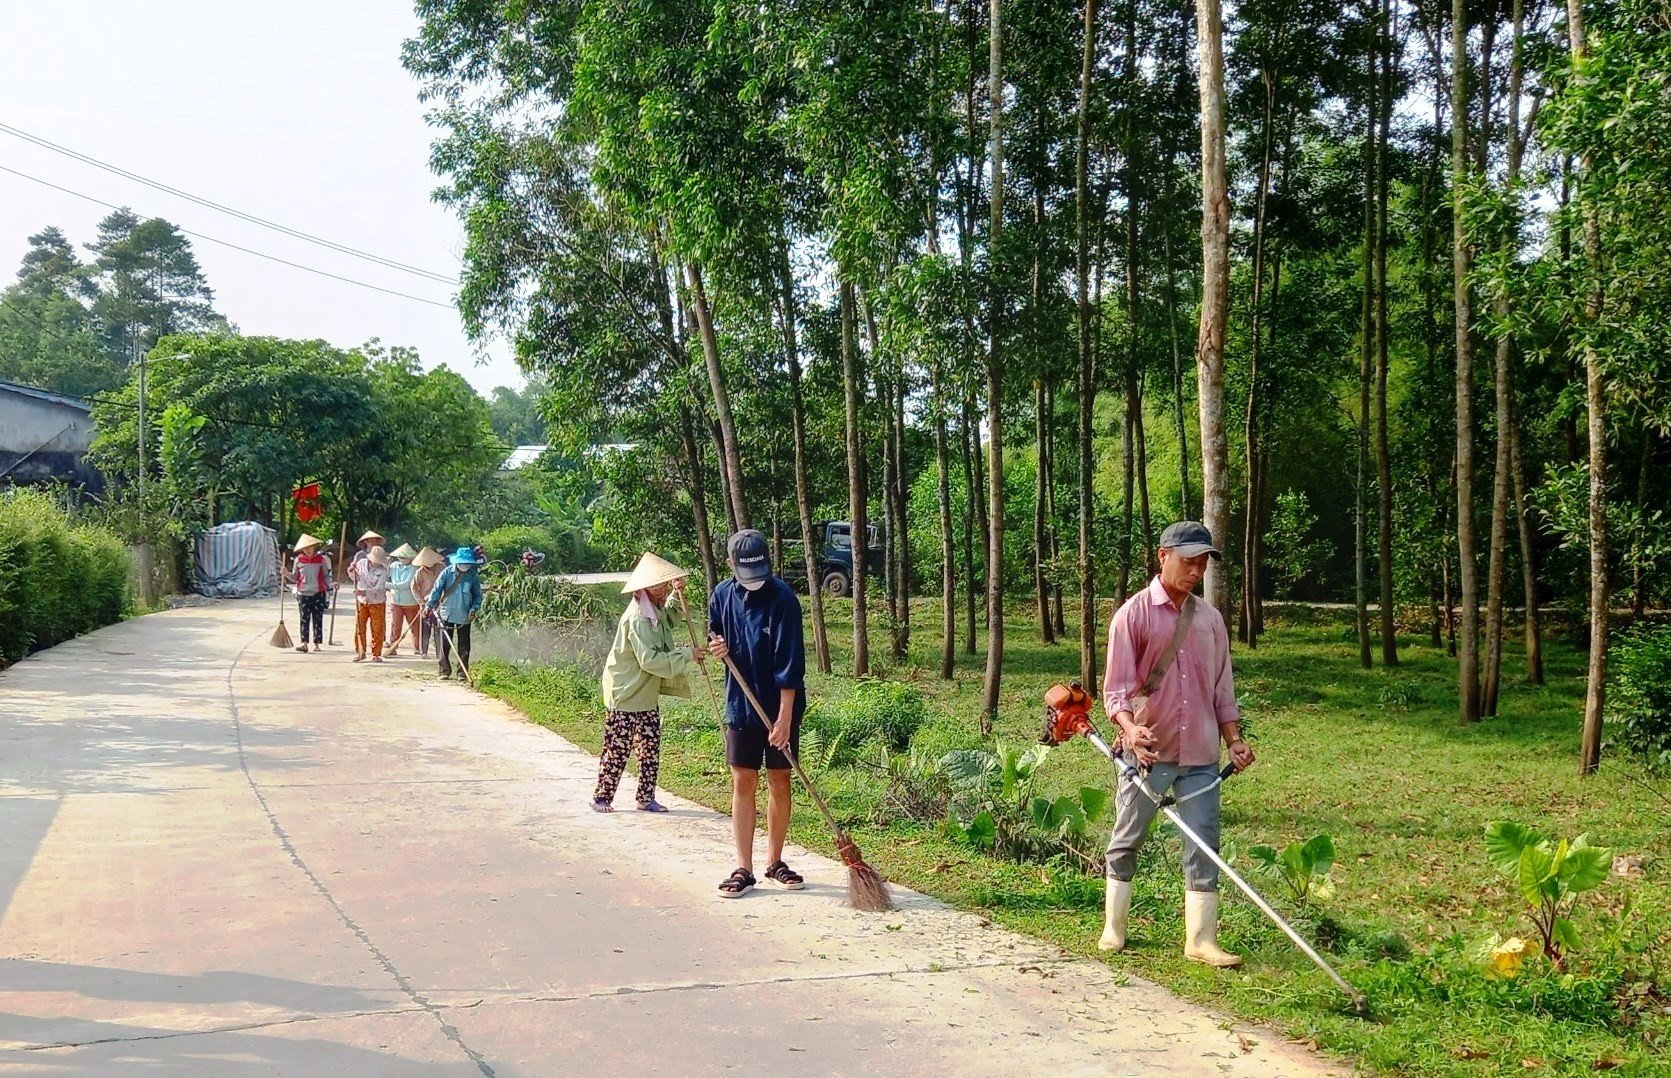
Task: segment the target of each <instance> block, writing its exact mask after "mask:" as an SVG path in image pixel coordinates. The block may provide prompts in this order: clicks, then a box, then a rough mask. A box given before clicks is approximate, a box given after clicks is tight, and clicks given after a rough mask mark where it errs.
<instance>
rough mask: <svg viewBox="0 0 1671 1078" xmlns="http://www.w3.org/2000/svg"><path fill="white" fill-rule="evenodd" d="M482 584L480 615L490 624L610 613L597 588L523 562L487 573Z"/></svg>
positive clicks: (568, 622) (562, 621)
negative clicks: (526, 567)
mask: <svg viewBox="0 0 1671 1078" xmlns="http://www.w3.org/2000/svg"><path fill="white" fill-rule="evenodd" d="M518 553H519V554H520V553H521V551H518ZM482 588H483V595H482V609H481V613H480V614H479V615H478V616H479V617H480V618H481V620H482V622H483V624H487V625H507V626H512V627H516V628H521V627H526V626H531V625H544V626H555V627H563V626H575V625H581V624H584V623H586V622H589V621H595V620H596V619H598V618H601V617H605V616H607V613H608V612H607V611H606V609H605V607H604V604H603V602H602V600H601V599H600V598H599V596H598V594H597V592H595V591H592V590H589V589H587V588H583V587H581V586H579V585H577V584H571V583H570V582H569V581H567V580H565V579H563V578H562V577H558V576H546V575H539V574H534V573H529V572H525V571H524V570H523V569H522V567H521V565H520V564H512V565H507V566H506V567H505V568H503V569H495V570H494V571H493V572H492V573H491V574H490V575H484V576H483V578H482Z"/></svg>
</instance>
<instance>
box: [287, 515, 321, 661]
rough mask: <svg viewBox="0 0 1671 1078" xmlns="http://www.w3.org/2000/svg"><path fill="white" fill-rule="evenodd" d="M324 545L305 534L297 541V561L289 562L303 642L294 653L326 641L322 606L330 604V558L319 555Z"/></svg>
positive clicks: (317, 648)
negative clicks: (310, 644) (310, 638)
mask: <svg viewBox="0 0 1671 1078" xmlns="http://www.w3.org/2000/svg"><path fill="white" fill-rule="evenodd" d="M324 545H325V544H324V542H323V541H322V540H320V539H316V538H314V537H313V536H311V535H309V534H308V533H307V532H303V533H302V537H301V538H300V539H298V540H296V560H295V561H293V562H292V563H291V573H290V586H291V588H292V589H294V590H295V592H296V610H297V613H298V615H299V617H300V620H301V623H302V641H301V643H299V644H297V645H296V650H297V651H304V652H305V651H307V650H308V638H309V637H310V636H311V637H312V639H313V650H314V651H318V650H319V645H321V644H323V643H324V642H325V607H326V606H327V605H328V604H329V603H330V591H331V559H330V558H328V557H326V556H325V555H324V553H322V552H321V550H320V548H321V547H323V546H324Z"/></svg>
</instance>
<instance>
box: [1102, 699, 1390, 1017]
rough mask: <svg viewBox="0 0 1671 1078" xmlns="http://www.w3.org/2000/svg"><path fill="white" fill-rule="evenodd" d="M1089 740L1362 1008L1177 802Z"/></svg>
mask: <svg viewBox="0 0 1671 1078" xmlns="http://www.w3.org/2000/svg"><path fill="white" fill-rule="evenodd" d="M1086 739H1087V740H1089V741H1090V742H1091V744H1093V745H1095V746H1096V747H1097V751H1099V752H1101V753H1102V754H1103V755H1104V756H1106V757H1108V759H1109V762H1111V763H1112V764H1113V765H1114V770H1115V773H1117V774H1118V775H1119V776H1120V777H1121V778H1122V779H1124V780H1126V781H1127V782H1130V783H1133V784H1135V785H1136V786H1137V789H1138V791H1139V792H1141V793H1142V794H1143V796H1145V797H1147V798H1148V799H1149V800H1151V801H1153V802H1154V803H1155V804H1156V805H1158V806H1160V810H1161V811H1162V812H1164V813H1166V818H1167V819H1169V820H1171V821H1172V826H1174V827H1176V828H1177V829H1178V832H1179V834H1181V835H1183V836H1184V837H1185V838H1187V839H1188V840H1189V841H1191V842H1193V843H1195V845H1196V846H1197V847H1198V848H1199V849H1200V850H1201V852H1202V853H1204V854H1206V855H1207V857H1208V858H1209V859H1211V860H1212V862H1213V864H1215V865H1217V866H1218V870H1219V871H1220V872H1222V873H1224V874H1225V875H1226V876H1229V877H1230V881H1231V882H1232V883H1234V884H1235V885H1236V886H1237V887H1239V888H1240V889H1241V892H1242V893H1243V894H1244V895H1246V896H1247V897H1248V899H1249V900H1251V901H1252V902H1253V904H1254V905H1255V906H1258V907H1259V909H1260V910H1261V911H1262V912H1263V913H1264V914H1265V916H1266V917H1268V918H1270V921H1271V923H1272V924H1274V925H1276V926H1277V927H1278V928H1280V929H1282V932H1283V934H1284V935H1286V936H1287V937H1288V938H1289V939H1290V940H1292V941H1293V943H1294V946H1296V947H1298V948H1299V949H1300V951H1301V952H1302V953H1303V954H1304V955H1305V956H1306V957H1307V958H1309V959H1311V961H1312V964H1313V965H1315V966H1316V967H1317V968H1318V969H1320V970H1322V971H1323V972H1324V973H1326V974H1328V975H1329V979H1330V980H1332V981H1334V983H1335V985H1336V986H1337V987H1339V989H1340V990H1341V991H1342V992H1345V993H1346V994H1347V995H1348V996H1350V997H1352V1001H1353V1003H1354V1004H1359V1005H1361V1002H1362V1000H1363V994H1362V993H1361V992H1359V991H1358V990H1357V989H1356V988H1353V987H1352V986H1351V985H1350V984H1348V983H1347V982H1346V978H1344V977H1342V976H1341V975H1340V974H1338V973H1336V972H1335V970H1334V967H1333V966H1331V965H1329V964H1328V963H1327V962H1326V961H1324V960H1323V956H1322V955H1320V954H1318V953H1317V951H1316V949H1315V948H1313V947H1312V946H1311V944H1309V943H1307V942H1306V941H1305V939H1304V938H1303V937H1301V935H1300V934H1299V933H1298V932H1296V931H1294V927H1293V926H1292V925H1290V924H1289V923H1288V922H1287V921H1285V920H1283V918H1282V914H1280V913H1278V912H1277V911H1276V910H1275V909H1273V908H1272V907H1271V904H1270V903H1269V902H1266V901H1265V899H1264V897H1263V896H1261V895H1260V894H1259V892H1258V891H1255V890H1254V889H1253V887H1252V885H1251V884H1249V883H1248V882H1247V881H1246V880H1244V879H1242V877H1241V874H1240V873H1238V872H1237V871H1236V870H1235V869H1233V868H1231V867H1230V865H1229V863H1228V862H1226V861H1225V860H1224V858H1222V857H1220V856H1219V853H1218V851H1217V850H1215V849H1213V848H1212V846H1210V845H1208V844H1207V843H1206V842H1203V841H1202V840H1201V836H1200V835H1197V834H1196V833H1195V832H1194V831H1193V830H1192V829H1191V828H1190V826H1189V824H1187V823H1185V822H1184V820H1183V817H1182V816H1180V815H1178V813H1177V811H1176V810H1175V809H1174V808H1173V806H1174V805H1175V804H1176V803H1177V802H1175V801H1172V800H1170V799H1168V798H1164V797H1161V796H1159V795H1157V794H1156V793H1155V792H1154V791H1153V790H1151V789H1149V784H1148V783H1146V782H1144V781H1143V775H1142V773H1141V772H1140V771H1138V770H1137V768H1136V767H1135V766H1134V765H1133V764H1132V763H1131V761H1129V760H1126V759H1124V758H1122V757H1121V756H1119V755H1118V754H1116V753H1115V752H1114V750H1113V748H1111V747H1110V746H1109V744H1108V742H1106V741H1104V740H1103V739H1102V735H1101V734H1098V733H1096V732H1094V731H1093V732H1091V733H1089V734H1087V735H1086ZM1235 771H1236V767H1235V765H1234V764H1231V765H1228V766H1226V767H1225V769H1224V770H1223V771H1221V772H1219V777H1218V782H1215V783H1213V785H1212V786H1209V787H1207V789H1209V790H1210V789H1212V788H1213V787H1214V786H1217V785H1218V784H1219V783H1222V782H1223V781H1224V780H1225V779H1227V778H1229V777H1230V776H1231V775H1233V774H1235Z"/></svg>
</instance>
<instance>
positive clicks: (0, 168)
mask: <svg viewBox="0 0 1671 1078" xmlns="http://www.w3.org/2000/svg"><path fill="white" fill-rule="evenodd" d="M0 172H9V173H11V174H12V175H13V176H17V177H20V178H22V179H25V180H29V181H30V182H31V183H38V184H40V185H41V186H42V187H50V188H52V189H53V190H54V191H62V192H63V193H64V194H66V195H73V196H75V197H76V198H81V199H86V200H87V201H88V202H91V203H94V204H95V205H99V206H103V207H105V208H106V209H110V210H121V209H125V208H127V207H123V206H118V205H116V204H115V203H112V202H106V201H105V200H104V199H102V198H94V197H93V196H92V195H85V194H82V193H81V192H80V191H72V190H70V189H69V188H68V187H61V186H59V185H58V184H55V183H53V182H51V181H50V180H43V179H41V178H40V177H39V176H31V175H29V174H28V173H27V172H19V171H18V170H17V169H15V168H7V167H6V166H5V165H0ZM174 227H175V228H178V229H179V230H180V231H181V232H183V233H185V234H186V235H188V236H193V237H195V238H197V239H200V240H204V241H206V242H208V243H216V244H219V245H220V246H222V247H230V248H232V249H233V250H234V251H242V252H243V253H244V254H247V255H254V256H255V257H257V258H265V259H266V260H267V261H269V262H277V263H278V264H279V265H281V266H289V267H290V268H291V269H299V270H302V271H303V272H305V273H315V274H318V275H319V276H321V277H329V278H330V279H331V280H333V281H341V282H342V283H343V284H351V285H357V286H359V287H360V288H369V289H371V290H372V291H373V292H382V293H384V294H385V295H390V296H399V297H400V298H401V299H409V300H412V301H413V302H414V303H426V304H428V305H429V306H431V307H440V308H441V309H442V310H447V311H450V310H453V305H452V304H450V303H441V302H438V301H436V300H433V299H425V298H424V297H423V296H414V295H412V294H411V293H410V292H397V291H395V290H394V289H392V288H384V287H383V286H382V285H375V284H367V283H366V282H365V281H356V280H355V279H354V278H352V277H342V276H339V275H338V274H335V273H329V272H327V271H325V270H322V269H315V268H314V267H312V266H304V265H302V264H301V263H300V262H292V261H290V260H289V259H285V258H280V257H278V256H277V255H270V254H267V253H266V252H264V251H257V250H254V249H252V248H249V247H242V246H239V245H238V244H236V243H232V242H231V241H229V240H221V239H216V238H215V237H213V236H205V235H204V234H203V233H201V232H193V231H192V230H191V229H189V228H180V226H178V225H175V226H174Z"/></svg>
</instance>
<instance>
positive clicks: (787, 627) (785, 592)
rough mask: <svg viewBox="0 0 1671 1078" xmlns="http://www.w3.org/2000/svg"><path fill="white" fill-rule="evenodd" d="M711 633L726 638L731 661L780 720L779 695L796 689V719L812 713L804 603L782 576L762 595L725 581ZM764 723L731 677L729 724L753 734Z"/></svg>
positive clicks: (713, 601) (712, 611)
mask: <svg viewBox="0 0 1671 1078" xmlns="http://www.w3.org/2000/svg"><path fill="white" fill-rule="evenodd" d="M708 630H709V631H710V632H714V633H718V634H719V635H720V636H723V637H725V642H726V644H727V645H729V646H730V648H731V661H732V662H734V663H736V665H737V670H738V672H739V673H741V674H742V676H743V678H744V679H745V680H746V681H747V682H748V685H749V688H751V689H753V690H754V695H755V696H756V697H758V698H759V700H760V703H761V706H763V707H764V708H765V709H766V717H767V719H768V720H769V721H776V720H777V707H778V690H779V689H794V690H795V718H796V719H797V720H799V719H800V717H801V715H802V713H804V712H805V711H806V644H805V640H804V637H803V634H802V629H801V601H800V599H798V598H797V597H796V596H795V590H794V589H793V588H791V587H790V586H789V585H788V584H785V583H784V582H783V581H782V580H779V579H778V578H777V577H775V576H774V577H770V578H768V579H767V581H766V583H765V585H764V586H763V587H761V588H760V590H758V591H749V590H748V589H747V588H745V587H743V586H742V585H740V584H738V583H737V582H736V581H735V580H730V579H728V580H724V581H721V582H720V584H719V586H718V587H716V588H714V593H713V595H711V596H709V598H708ZM759 721H760V720H759V719H758V718H757V717H756V716H755V714H754V708H753V707H752V706H751V705H750V704H749V702H748V697H746V696H744V695H743V690H742V688H741V686H739V685H737V683H736V681H735V680H734V679H733V678H732V677H731V676H730V673H729V672H727V674H726V678H725V722H726V725H728V726H731V727H733V728H734V729H739V730H742V729H747V728H748V727H749V725H750V724H755V723H758V722H759Z"/></svg>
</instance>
